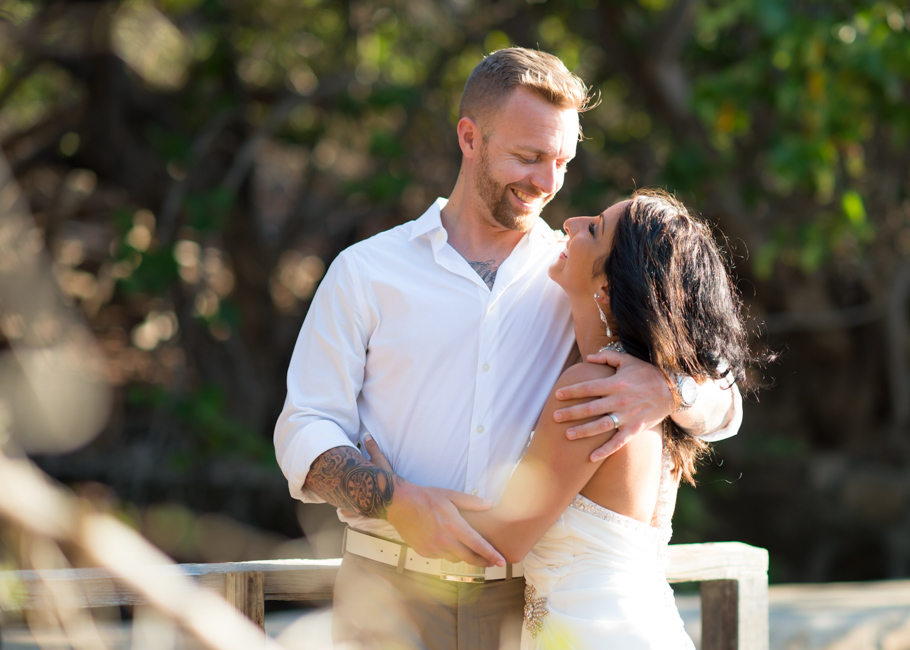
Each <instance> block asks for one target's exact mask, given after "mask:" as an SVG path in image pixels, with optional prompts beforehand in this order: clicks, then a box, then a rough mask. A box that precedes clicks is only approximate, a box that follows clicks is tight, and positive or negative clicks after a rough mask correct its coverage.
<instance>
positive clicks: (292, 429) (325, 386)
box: [274, 251, 370, 503]
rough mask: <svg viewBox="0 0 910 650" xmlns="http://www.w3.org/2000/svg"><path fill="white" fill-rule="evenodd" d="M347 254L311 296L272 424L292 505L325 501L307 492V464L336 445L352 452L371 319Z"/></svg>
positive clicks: (350, 256) (346, 252) (350, 258)
mask: <svg viewBox="0 0 910 650" xmlns="http://www.w3.org/2000/svg"><path fill="white" fill-rule="evenodd" d="M369 311H370V310H369V309H368V308H367V305H366V303H365V299H364V290H363V279H362V278H361V277H360V274H359V273H358V272H357V264H356V260H355V259H354V256H353V255H352V254H351V251H345V252H343V253H342V254H341V255H340V256H339V257H338V258H336V260H335V261H334V262H333V263H332V265H331V266H330V267H329V270H328V271H327V272H326V275H325V277H324V278H323V280H322V282H321V283H320V285H319V288H318V289H317V290H316V294H315V295H314V296H313V301H312V303H311V304H310V308H309V311H308V312H307V315H306V318H305V319H304V322H303V326H302V327H301V329H300V334H299V336H298V337H297V344H296V345H295V347H294V354H293V356H292V357H291V362H290V364H289V366H288V376H287V384H288V393H287V398H286V399H285V402H284V408H283V409H282V411H281V415H279V416H278V422H277V423H276V425H275V435H274V442H275V455H276V457H277V459H278V465H279V466H280V467H281V471H282V472H283V473H284V476H285V478H287V480H288V490H289V492H290V493H291V496H292V497H294V498H295V499H300V500H301V501H304V502H306V503H322V502H323V499H321V498H320V497H318V496H317V495H316V494H314V493H312V492H310V491H309V490H305V489H304V488H303V483H304V481H305V480H306V477H307V473H308V472H309V471H310V466H311V465H312V464H313V461H315V460H316V458H318V457H319V456H320V455H321V454H323V453H324V452H326V451H328V450H329V449H332V448H334V447H342V446H348V447H356V444H357V437H358V435H359V431H360V417H359V414H358V410H357V398H358V396H359V394H360V389H361V387H362V386H363V377H364V365H365V363H366V350H367V344H368V341H369V329H368V328H369V323H368V322H367V321H368V320H369V319H368V318H364V314H368V313H369Z"/></svg>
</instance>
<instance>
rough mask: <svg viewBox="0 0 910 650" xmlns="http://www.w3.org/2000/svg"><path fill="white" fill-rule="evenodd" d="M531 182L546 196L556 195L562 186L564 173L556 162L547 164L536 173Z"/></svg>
mask: <svg viewBox="0 0 910 650" xmlns="http://www.w3.org/2000/svg"><path fill="white" fill-rule="evenodd" d="M531 182H532V183H533V184H534V186H535V187H537V188H538V189H540V190H541V191H542V192H543V193H545V194H556V192H558V191H559V188H560V187H561V186H562V172H561V171H560V170H559V169H558V168H557V166H556V163H555V162H553V163H547V164H545V165H541V166H540V167H539V168H538V169H536V170H535V171H534V175H533V176H532V177H531Z"/></svg>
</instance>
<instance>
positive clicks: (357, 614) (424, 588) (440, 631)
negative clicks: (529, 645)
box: [332, 553, 524, 650]
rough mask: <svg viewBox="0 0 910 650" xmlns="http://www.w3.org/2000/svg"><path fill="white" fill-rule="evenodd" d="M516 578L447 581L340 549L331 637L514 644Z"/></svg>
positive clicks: (411, 643)
mask: <svg viewBox="0 0 910 650" xmlns="http://www.w3.org/2000/svg"><path fill="white" fill-rule="evenodd" d="M523 611H524V578H513V579H511V580H493V581H490V582H486V583H483V584H471V583H462V582H447V581H445V580H440V579H439V578H436V577H434V576H431V575H426V574H422V573H415V572H413V571H405V572H404V573H397V572H396V570H395V567H392V566H388V565H385V564H382V563H380V562H374V561H372V560H367V559H365V558H362V557H359V556H357V555H353V554H351V553H345V554H344V559H343V560H342V562H341V568H340V569H339V571H338V577H337V578H336V580H335V600H334V603H333V605H332V636H333V638H334V640H335V644H336V647H337V648H339V649H342V648H343V649H344V650H355V649H356V650H360V649H362V648H363V649H366V648H368V649H370V650H373V649H382V650H424V649H426V650H500V649H502V650H507V649H513V648H517V647H518V645H519V641H520V638H521V624H522V616H523Z"/></svg>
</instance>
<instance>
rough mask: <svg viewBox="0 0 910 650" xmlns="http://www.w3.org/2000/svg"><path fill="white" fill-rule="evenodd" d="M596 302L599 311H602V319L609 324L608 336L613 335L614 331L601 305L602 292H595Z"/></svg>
mask: <svg viewBox="0 0 910 650" xmlns="http://www.w3.org/2000/svg"><path fill="white" fill-rule="evenodd" d="M594 304H595V305H597V311H599V312H600V320H601V321H603V324H604V325H606V326H607V337H612V336H613V332H612V330H610V323H608V322H607V315H606V314H605V313H604V310H603V309H602V308H601V306H600V294H599V293H595V294H594Z"/></svg>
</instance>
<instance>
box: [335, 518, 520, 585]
mask: <svg viewBox="0 0 910 650" xmlns="http://www.w3.org/2000/svg"><path fill="white" fill-rule="evenodd" d="M342 547H343V548H344V550H345V551H347V552H348V553H353V554H354V555H359V556H360V557H365V558H367V559H368V560H374V561H376V562H382V563H383V564H388V565H389V566H393V567H397V569H398V573H401V572H402V571H404V570H405V569H407V570H408V571H416V572H418V573H427V574H429V575H434V576H437V577H439V578H441V579H443V580H449V581H452V582H485V581H486V580H508V579H509V578H520V577H521V576H523V575H524V568H523V567H522V565H521V563H520V562H519V563H518V564H506V565H505V566H492V567H486V568H484V567H481V566H474V565H473V564H468V563H467V562H458V563H455V562H449V561H448V560H431V559H429V558H425V557H423V556H422V555H418V554H417V553H416V552H415V551H414V549H412V548H410V547H409V546H408V545H407V544H405V543H404V542H395V541H393V540H391V539H386V538H385V537H378V536H377V535H372V534H370V533H364V532H362V531H359V530H356V529H354V528H351V527H348V528H345V530H344V541H343V542H342Z"/></svg>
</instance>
